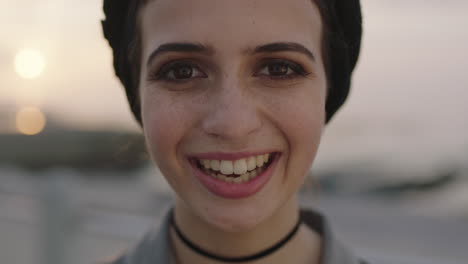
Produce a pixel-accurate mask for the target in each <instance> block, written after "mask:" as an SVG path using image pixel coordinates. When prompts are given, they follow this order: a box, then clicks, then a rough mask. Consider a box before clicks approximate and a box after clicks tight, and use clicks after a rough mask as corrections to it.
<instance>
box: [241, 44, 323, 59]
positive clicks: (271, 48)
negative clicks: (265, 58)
mask: <svg viewBox="0 0 468 264" xmlns="http://www.w3.org/2000/svg"><path fill="white" fill-rule="evenodd" d="M284 51H292V52H299V53H302V54H304V55H306V56H307V57H309V58H310V59H311V60H313V61H315V56H314V54H313V53H312V52H311V51H310V50H309V49H307V48H306V47H305V46H303V45H301V44H299V43H295V42H274V43H269V44H266V45H261V46H257V47H255V49H253V51H250V52H249V51H248V52H249V53H254V54H255V53H271V52H284Z"/></svg>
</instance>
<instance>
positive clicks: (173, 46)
mask: <svg viewBox="0 0 468 264" xmlns="http://www.w3.org/2000/svg"><path fill="white" fill-rule="evenodd" d="M167 52H183V53H193V52H197V53H204V54H208V55H209V54H212V53H213V49H212V48H211V47H207V46H205V45H203V44H200V43H189V42H174V43H165V44H162V45H160V46H159V47H158V48H157V49H155V50H154V51H153V52H151V54H150V55H149V57H148V61H147V62H146V64H147V66H149V65H150V64H151V62H152V61H153V60H154V58H156V57H157V56H159V55H161V54H163V53H167Z"/></svg>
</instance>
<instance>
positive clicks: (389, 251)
mask: <svg viewBox="0 0 468 264" xmlns="http://www.w3.org/2000/svg"><path fill="white" fill-rule="evenodd" d="M362 4H363V12H364V18H365V20H364V22H365V35H364V41H363V50H362V56H361V59H360V62H359V65H358V68H357V70H356V72H355V75H354V83H353V88H352V92H351V96H350V98H349V100H348V102H347V104H346V105H345V107H343V109H342V110H341V111H340V112H339V114H338V115H337V116H336V117H335V119H334V120H333V122H332V123H331V124H330V125H329V126H328V127H327V129H326V135H325V137H324V139H323V143H322V145H321V149H320V154H319V157H318V158H317V161H316V163H315V165H314V168H313V170H312V172H311V177H309V180H308V182H307V183H306V185H305V187H304V190H303V191H302V192H301V201H302V202H303V203H304V204H305V205H307V206H313V207H317V208H319V209H320V210H322V211H324V212H325V213H326V214H327V215H328V216H329V218H330V220H331V221H332V223H333V224H334V225H335V228H336V232H337V233H338V236H339V237H341V238H342V239H343V240H344V241H345V242H347V243H348V244H351V245H352V246H353V248H354V249H355V251H357V252H358V254H361V255H363V256H365V257H366V258H368V259H369V260H374V261H375V262H376V263H377V262H378V263H449V264H450V263H453V264H458V263H460V264H461V263H466V261H467V259H468V117H467V113H468V106H467V99H468V75H467V73H466V69H468V51H467V48H466V47H468V29H467V28H468V18H467V16H466V12H467V11H468V2H467V1H462V0H448V1H436V0H424V1H423V0H413V1H401V0H396V1H395V0H393V1H391V0H362ZM101 5H102V4H101V1H96V0H82V1H71V0H60V1H59V0H34V1H32V0H15V1H12V0H0V25H1V26H0V35H1V36H2V37H1V41H0V259H2V261H1V262H2V263H8V264H12V263H21V264H29V263H34V264H35V263H39V264H46V263H47V264H58V263H71V264H74V263H96V262H97V261H99V260H103V259H105V258H106V257H111V256H113V255H116V254H118V252H119V251H121V250H123V249H125V248H127V247H129V246H130V245H132V244H133V243H134V242H136V241H138V239H139V238H140V236H141V235H142V234H144V232H145V231H146V230H147V229H148V228H149V227H150V226H151V225H153V224H157V222H158V221H159V219H160V217H161V216H162V215H163V214H164V213H165V210H166V209H167V206H168V205H169V204H170V202H171V193H170V190H169V188H168V187H167V184H166V183H165V182H164V180H163V179H162V177H161V175H159V172H158V171H157V169H156V168H154V167H153V166H152V165H151V164H150V163H149V162H148V160H147V157H146V154H145V151H144V143H143V140H142V138H141V134H140V132H139V128H138V126H137V125H136V123H135V122H134V120H133V118H132V116H131V114H130V111H129V109H128V106H127V102H126V99H125V95H124V91H123V89H122V88H121V86H120V83H119V82H118V80H117V79H116V78H115V77H114V75H113V69H112V68H111V65H112V64H111V63H112V58H111V50H110V48H109V47H108V45H107V43H106V42H105V41H104V39H103V37H102V33H101V28H100V20H101V19H102V18H103V13H102V8H101Z"/></svg>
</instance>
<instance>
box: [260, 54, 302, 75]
mask: <svg viewBox="0 0 468 264" xmlns="http://www.w3.org/2000/svg"><path fill="white" fill-rule="evenodd" d="M307 75H308V73H307V72H306V71H305V70H304V68H303V67H302V66H301V65H299V64H297V63H295V62H292V61H289V60H284V59H272V60H268V61H266V62H264V63H263V64H262V65H261V66H260V67H259V71H257V72H256V73H255V74H254V76H258V77H266V78H270V79H272V80H283V79H293V78H298V77H304V76H307Z"/></svg>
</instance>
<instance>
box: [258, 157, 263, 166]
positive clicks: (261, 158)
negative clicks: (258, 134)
mask: <svg viewBox="0 0 468 264" xmlns="http://www.w3.org/2000/svg"><path fill="white" fill-rule="evenodd" d="M263 163H264V160H263V155H260V156H257V167H261V166H263Z"/></svg>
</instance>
